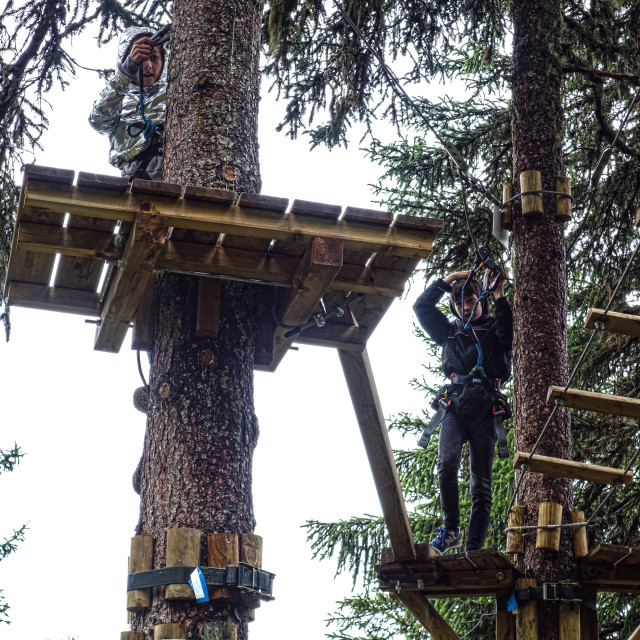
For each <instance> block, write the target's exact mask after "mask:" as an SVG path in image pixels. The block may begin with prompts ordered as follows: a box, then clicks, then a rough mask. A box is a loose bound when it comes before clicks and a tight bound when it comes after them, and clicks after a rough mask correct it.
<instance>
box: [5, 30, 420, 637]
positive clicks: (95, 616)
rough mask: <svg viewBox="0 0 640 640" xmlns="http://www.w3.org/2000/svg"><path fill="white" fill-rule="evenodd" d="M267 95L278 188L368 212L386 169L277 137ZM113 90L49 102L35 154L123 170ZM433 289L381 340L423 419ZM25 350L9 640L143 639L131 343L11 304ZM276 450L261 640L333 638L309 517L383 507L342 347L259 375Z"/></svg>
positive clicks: (14, 480)
mask: <svg viewBox="0 0 640 640" xmlns="http://www.w3.org/2000/svg"><path fill="white" fill-rule="evenodd" d="M73 53H74V54H75V56H76V57H77V59H78V61H79V62H80V63H81V64H83V65H84V66H87V67H112V66H113V59H114V57H115V43H111V45H109V46H107V47H105V48H104V49H100V50H98V49H97V47H96V46H95V42H94V41H92V40H91V39H90V38H88V37H84V38H83V40H78V41H77V42H76V43H75V46H74V51H73ZM266 85H267V83H264V85H263V94H264V97H263V100H262V102H261V116H260V161H261V168H262V181H263V193H265V194H268V195H274V196H282V197H287V198H290V199H293V198H303V199H306V200H315V201H320V202H328V203H331V204H340V205H352V206H361V207H367V206H377V205H373V204H372V196H371V191H370V188H369V186H368V185H369V184H370V183H373V182H375V181H376V178H377V176H378V173H379V167H377V166H374V165H371V164H369V163H368V162H367V160H366V159H365V157H364V153H362V152H361V151H359V150H358V149H357V146H358V140H357V136H354V140H353V143H352V146H351V147H350V148H349V150H348V151H345V150H334V151H331V152H329V151H326V150H324V149H316V150H314V151H313V152H310V151H309V149H308V144H307V142H306V140H305V139H304V138H303V139H302V140H300V141H296V142H292V141H290V140H288V139H287V138H285V137H284V136H283V135H282V134H278V133H276V132H275V126H276V125H277V123H278V121H279V118H280V114H282V112H283V110H284V105H283V104H280V105H278V104H275V102H274V98H273V97H272V96H270V95H269V94H267V92H266ZM102 87H103V82H102V81H101V80H100V79H99V78H98V77H97V74H95V73H90V72H86V71H82V70H80V71H79V72H78V76H77V78H76V79H74V80H72V81H71V84H70V86H69V87H67V88H66V89H65V90H64V91H55V92H53V93H52V94H50V96H49V100H50V103H51V116H50V120H51V126H50V130H49V132H48V133H47V134H46V136H45V137H44V138H43V141H42V143H43V146H44V150H43V151H37V152H34V153H33V154H30V153H27V154H26V156H25V161H27V162H30V161H35V162H37V163H38V164H43V165H48V166H53V167H60V168H67V169H74V170H75V171H80V170H83V171H93V172H97V173H105V174H112V175H117V172H116V171H115V170H114V169H113V168H112V167H111V166H110V165H109V164H108V163H107V150H108V142H107V139H106V138H105V137H102V136H100V135H98V134H97V133H95V132H94V131H93V130H92V129H91V128H90V127H89V125H88V123H87V116H88V113H89V109H90V107H91V104H92V103H93V101H94V99H95V98H96V97H97V95H98V93H99V92H100V90H101V89H102ZM423 286H424V285H423V283H422V282H421V281H417V282H416V283H415V284H414V286H413V289H412V290H411V291H410V292H409V295H408V298H407V299H404V300H400V301H397V302H396V303H394V305H393V306H392V308H391V310H390V311H389V312H388V313H387V315H386V317H385V319H384V320H383V321H382V323H381V324H380V326H379V327H378V329H377V330H376V332H375V333H374V335H373V337H372V339H371V340H370V342H369V355H370V358H371V361H372V366H373V370H374V373H375V375H376V381H377V385H378V391H379V394H380V397H381V402H382V406H383V410H384V412H385V414H386V415H387V416H390V415H392V414H395V413H398V412H399V411H412V412H419V411H420V410H421V409H422V407H423V406H425V404H426V400H425V399H424V398H422V397H421V395H420V394H419V393H418V392H415V391H413V390H412V389H411V388H410V387H409V380H410V379H411V378H412V377H414V376H416V375H421V367H422V365H423V358H424V357H425V350H424V348H423V346H422V344H421V342H420V341H419V340H418V339H417V338H416V337H415V336H414V335H413V322H414V318H413V314H412V311H411V301H412V300H413V299H415V297H416V295H417V294H418V293H419V292H420V291H421V290H422V289H423ZM12 323H13V328H12V336H11V341H10V342H9V343H8V344H5V343H4V341H2V342H0V359H1V362H2V367H1V368H0V389H1V390H2V394H3V402H2V406H3V412H2V417H1V418H0V425H1V427H0V448H3V449H8V448H10V447H11V446H12V445H13V443H14V441H15V442H17V443H18V444H19V445H20V446H21V447H22V449H23V450H24V452H25V454H26V456H25V458H24V459H23V461H22V462H21V463H20V465H19V466H18V467H17V468H16V470H15V471H14V472H13V473H10V474H3V475H2V476H0V495H1V496H2V517H1V518H0V538H3V537H5V536H6V535H9V534H10V533H11V531H12V529H13V528H17V527H18V526H20V525H21V524H23V523H25V522H27V523H28V526H29V530H28V532H27V537H26V541H25V542H24V543H23V544H21V545H20V547H19V550H18V551H17V552H16V553H15V554H12V555H11V556H9V557H8V558H7V559H6V560H4V561H3V562H2V563H1V564H0V589H3V590H4V595H5V597H6V599H7V601H8V602H9V604H10V605H11V610H10V612H9V613H10V618H11V625H0V637H1V638H3V640H66V639H67V638H69V637H74V638H75V639H76V640H116V639H117V638H119V633H120V632H121V631H126V630H128V629H129V627H128V624H127V615H126V610H125V601H126V594H125V583H126V574H127V556H128V553H129V543H130V537H131V536H132V535H133V528H134V526H135V524H136V522H137V517H138V496H137V495H136V494H135V493H134V492H133V490H132V488H131V474H132V473H133V470H134V469H135V467H136V464H137V462H138V459H139V457H140V454H141V451H142V442H143V437H144V429H145V417H144V416H143V414H141V413H139V412H137V411H136V410H135V409H134V407H133V405H132V401H131V396H132V393H133V390H134V389H135V388H136V387H137V386H139V385H140V384H141V382H140V379H139V376H138V372H137V366H136V362H135V352H133V351H131V350H130V348H129V339H127V341H126V342H125V346H124V347H123V349H122V351H121V353H120V354H118V355H112V354H106V353H99V352H95V351H93V348H92V345H93V335H94V329H95V327H94V326H93V325H90V324H85V322H84V319H83V318H82V317H80V316H73V315H65V314H57V313H50V312H44V311H33V310H26V309H20V308H13V309H12ZM255 386H256V393H255V403H256V411H257V414H258V419H259V422H260V431H261V435H260V440H259V443H258V448H257V451H256V455H255V466H254V497H255V509H256V517H257V528H256V533H258V534H259V535H261V536H263V537H264V561H263V566H264V568H265V569H267V570H269V571H272V572H274V573H275V574H276V580H275V586H274V591H275V596H276V600H275V601H274V602H272V603H266V604H263V606H262V607H261V608H260V609H258V611H257V615H256V621H255V622H253V623H252V625H251V629H250V636H251V638H252V640H273V639H274V638H278V639H279V640H300V638H305V640H322V638H324V634H325V633H326V632H327V628H326V626H325V619H326V617H327V614H328V612H330V611H331V610H332V609H333V608H334V606H333V603H334V602H335V601H337V600H338V599H340V598H342V597H344V596H345V595H347V594H348V593H349V590H350V586H351V581H350V579H349V578H348V577H345V576H341V577H338V578H334V572H335V565H334V563H333V562H331V561H324V562H322V563H320V562H318V561H312V560H311V552H310V549H309V545H308V543H307V542H306V539H305V538H306V535H305V531H304V530H303V529H301V525H302V524H304V522H305V520H307V519H318V520H324V521H334V520H337V519H346V518H349V517H350V516H353V515H362V514H365V513H368V514H379V513H380V506H379V503H378V499H377V495H376V493H375V489H374V485H373V480H372V478H371V474H370V472H369V468H368V463H367V460H366V456H365V453H364V448H363V445H362V441H361V438H360V434H359V430H358V426H357V424H356V420H355V416H354V414H353V410H352V407H351V403H350V399H349V396H348V393H347V389H346V384H345V382H344V378H343V375H342V370H341V368H340V364H339V361H338V357H337V353H336V352H335V351H334V350H330V349H323V348H318V347H301V348H300V350H299V351H298V352H291V353H289V354H288V355H287V357H286V358H285V359H284V361H283V363H282V364H281V365H280V367H279V369H278V371H277V372H276V373H273V374H265V373H257V374H256V385H255Z"/></svg>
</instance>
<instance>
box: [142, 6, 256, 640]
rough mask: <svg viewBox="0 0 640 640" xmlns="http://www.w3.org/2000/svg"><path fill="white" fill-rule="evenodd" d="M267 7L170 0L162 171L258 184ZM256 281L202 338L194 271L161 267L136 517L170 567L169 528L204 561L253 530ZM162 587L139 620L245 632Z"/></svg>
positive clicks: (228, 288) (158, 561) (190, 179)
mask: <svg viewBox="0 0 640 640" xmlns="http://www.w3.org/2000/svg"><path fill="white" fill-rule="evenodd" d="M261 13H262V3H261V2H255V1H253V0H235V1H234V2H225V1H223V0H208V1H207V2H205V1H204V0H176V1H175V2H174V8H173V25H172V40H171V54H170V60H169V89H168V100H167V121H166V132H165V161H164V179H165V181H167V182H176V183H181V184H191V185H196V186H208V187H217V188H224V189H234V190H236V191H246V192H251V193H259V191H260V175H259V164H258V143H257V115H258V98H259V44H260V19H261ZM194 239H195V237H194V238H192V240H194ZM258 289H260V288H259V287H256V286H255V285H247V284H243V283H225V284H224V285H223V287H222V293H221V304H220V328H219V333H218V336H217V337H216V338H206V339H205V338H197V337H196V335H195V327H196V317H197V300H198V279H197V278H196V277H192V276H178V275H170V274H161V277H160V278H159V285H158V313H157V318H156V333H155V345H154V350H153V354H152V356H151V372H150V379H149V386H150V391H149V395H150V399H149V414H148V420H147V431H146V436H145V444H144V451H143V458H142V463H141V471H140V498H141V503H140V518H139V522H138V526H137V532H138V533H142V534H148V535H152V536H153V537H154V559H153V562H154V568H161V567H164V566H165V558H166V531H167V529H170V528H174V527H190V528H194V529H199V530H200V531H201V532H202V549H201V560H200V564H203V565H204V564H206V562H207V560H206V558H207V555H206V547H205V545H206V539H207V535H208V534H213V533H234V534H243V533H252V532H253V531H254V527H255V521H254V512H253V498H252V490H251V472H252V456H253V451H254V448H255V445H256V442H257V438H258V424H257V419H256V416H255V413H254V406H253V364H254V351H255V337H256V330H257V320H256V319H257V317H258V308H257V305H258V304H259V300H260V294H259V292H258ZM162 593H163V589H162V588H154V589H153V598H152V607H151V609H150V610H148V611H145V612H139V613H135V614H133V622H132V628H133V629H134V630H138V631H144V632H146V633H147V634H148V635H149V634H152V629H153V627H154V626H155V625H157V624H162V623H182V624H184V625H186V628H187V636H188V637H194V638H200V637H204V636H207V637H209V635H211V633H210V632H211V629H212V627H211V625H212V624H213V625H215V623H216V622H219V623H232V624H234V625H236V626H237V637H238V639H239V640H245V638H247V635H248V634H247V622H248V610H247V609H246V608H245V607H243V606H242V605H240V604H232V603H222V604H220V603H219V601H216V603H215V604H212V603H211V602H209V603H203V604H197V603H196V602H195V600H193V601H172V602H168V601H165V600H164V598H163V597H162Z"/></svg>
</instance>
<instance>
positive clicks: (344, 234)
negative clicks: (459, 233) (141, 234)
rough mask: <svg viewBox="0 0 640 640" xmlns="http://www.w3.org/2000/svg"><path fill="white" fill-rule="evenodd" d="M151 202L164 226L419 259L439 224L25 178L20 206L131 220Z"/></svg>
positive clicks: (430, 247)
mask: <svg viewBox="0 0 640 640" xmlns="http://www.w3.org/2000/svg"><path fill="white" fill-rule="evenodd" d="M149 200H151V201H152V202H153V204H154V206H155V207H156V209H157V211H158V215H159V216H160V217H162V218H163V222H164V223H165V224H166V225H167V226H171V227H177V228H181V229H192V230H197V231H213V232H217V233H230V234H235V235H243V236H247V237H254V238H263V239H271V238H273V239H275V240H285V241H291V240H293V241H295V240H297V239H299V238H301V237H305V236H306V237H307V238H312V237H317V236H320V237H327V238H336V239H339V240H343V241H344V243H345V247H349V248H355V249H358V250H371V251H376V250H377V249H378V248H380V247H386V251H387V252H388V253H391V254H393V255H399V256H405V257H414V258H423V257H427V256H428V255H429V254H430V253H431V249H432V243H433V239H434V237H435V235H436V233H437V232H438V231H439V229H438V228H435V227H434V228H431V227H428V228H426V227H425V228H423V229H419V230H415V229H405V228H395V227H378V226H366V225H361V224H357V223H349V222H343V221H337V222H336V221H334V220H332V219H327V218H324V217H320V216H312V215H295V214H289V215H285V216H283V215H281V214H279V213H274V212H271V211H264V210H260V209H253V208H247V207H237V206H230V207H229V206H224V205H219V204H215V203H208V202H201V201H196V200H184V199H174V198H170V197H168V196H163V195H157V196H147V195H146V194H144V193H125V194H119V193H113V192H109V191H104V192H102V191H100V192H99V196H97V195H95V194H93V195H88V194H87V193H86V192H85V191H83V190H80V189H78V187H75V186H69V185H58V184H46V185H44V186H43V185H42V183H40V182H28V184H27V185H26V188H25V205H26V206H32V207H46V208H47V209H49V210H51V211H53V212H62V213H64V212H67V211H69V212H71V213H78V214H80V215H86V216H90V217H98V218H107V219H113V220H124V221H128V222H131V221H132V220H133V218H134V217H135V214H136V212H137V210H138V209H139V208H140V206H141V205H142V204H143V203H145V202H147V201H149Z"/></svg>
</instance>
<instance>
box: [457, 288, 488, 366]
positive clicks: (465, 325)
mask: <svg viewBox="0 0 640 640" xmlns="http://www.w3.org/2000/svg"><path fill="white" fill-rule="evenodd" d="M460 295H461V298H462V300H461V302H462V309H461V311H462V326H463V328H464V329H470V330H471V333H472V335H473V339H474V343H475V345H476V349H477V351H478V361H477V362H476V365H475V367H473V369H471V371H469V375H470V376H475V375H476V374H479V375H481V376H484V375H486V374H485V372H484V367H483V359H484V354H483V353H482V345H481V344H480V341H479V340H478V337H477V336H476V332H475V331H474V330H473V327H472V326H471V320H472V319H473V315H474V313H475V312H476V307H477V306H478V305H479V304H481V303H482V300H484V299H486V298H487V296H488V295H489V291H488V290H485V291H483V292H482V293H481V294H480V296H479V297H478V299H477V300H476V302H475V304H474V305H473V308H472V309H471V313H470V314H469V319H468V320H467V321H466V322H465V319H464V287H462V290H461V292H460Z"/></svg>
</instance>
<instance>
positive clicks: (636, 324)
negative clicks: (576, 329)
mask: <svg viewBox="0 0 640 640" xmlns="http://www.w3.org/2000/svg"><path fill="white" fill-rule="evenodd" d="M603 318H604V329H602V331H610V332H611V333H621V334H623V335H625V336H632V337H634V338H640V316H633V315H630V314H628V313H616V312H615V311H607V315H606V316H605V315H604V311H603V310H602V309H589V310H588V311H587V319H586V320H585V323H584V326H585V327H586V328H587V329H596V322H601V321H602V319H603ZM598 328H599V327H598Z"/></svg>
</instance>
